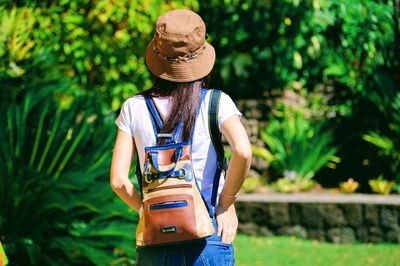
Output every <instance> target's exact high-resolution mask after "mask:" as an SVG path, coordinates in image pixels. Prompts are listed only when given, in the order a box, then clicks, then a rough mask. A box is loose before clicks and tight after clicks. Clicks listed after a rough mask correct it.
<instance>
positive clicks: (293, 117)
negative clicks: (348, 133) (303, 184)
mask: <svg viewBox="0 0 400 266" xmlns="http://www.w3.org/2000/svg"><path fill="white" fill-rule="evenodd" d="M260 135H261V139H262V140H263V141H264V142H265V143H266V145H267V149H268V150H269V151H270V152H271V153H272V154H273V156H274V161H272V163H271V167H273V168H274V169H275V170H276V171H278V172H279V173H280V176H282V175H284V174H285V173H292V174H291V175H293V177H291V178H289V179H311V178H312V177H313V176H314V174H315V173H316V172H317V171H318V170H320V169H321V168H322V167H323V166H325V165H327V164H328V163H329V162H330V161H332V160H335V158H334V155H335V152H336V151H337V148H336V147H334V146H333V145H332V141H333V132H332V130H330V129H329V128H326V124H325V123H324V122H322V121H315V122H312V121H310V120H309V119H306V118H305V117H304V114H303V113H301V112H300V111H299V110H296V109H294V108H292V107H290V106H288V105H285V104H278V107H277V112H276V116H275V117H271V118H270V119H269V121H268V122H267V127H266V128H265V129H263V130H262V131H261V133H260ZM285 177H287V176H285Z"/></svg>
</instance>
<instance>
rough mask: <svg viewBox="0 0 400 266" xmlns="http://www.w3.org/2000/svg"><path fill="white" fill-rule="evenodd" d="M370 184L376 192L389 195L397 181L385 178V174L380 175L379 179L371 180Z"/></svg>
mask: <svg viewBox="0 0 400 266" xmlns="http://www.w3.org/2000/svg"><path fill="white" fill-rule="evenodd" d="M368 184H369V186H370V187H371V189H372V191H374V192H375V193H378V194H383V195H388V194H389V193H390V192H391V191H392V189H393V187H394V185H395V184H396V183H395V182H394V181H388V180H386V179H383V176H382V175H380V176H379V177H378V178H377V179H371V180H369V182H368Z"/></svg>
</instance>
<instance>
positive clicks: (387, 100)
mask: <svg viewBox="0 0 400 266" xmlns="http://www.w3.org/2000/svg"><path fill="white" fill-rule="evenodd" d="M373 85H374V87H373V88H370V89H369V90H367V91H366V93H365V96H366V97H367V98H368V99H369V100H370V101H371V102H372V103H373V104H374V105H375V106H376V108H377V110H378V111H379V112H380V113H381V114H382V117H383V118H384V120H383V121H381V122H382V123H383V126H382V129H381V130H370V131H368V132H367V133H366V134H364V135H363V139H364V140H365V141H367V142H369V143H371V144H372V145H374V146H376V147H377V148H378V149H379V155H380V156H382V157H385V158H388V159H389V160H390V165H391V169H390V170H391V173H390V174H391V175H392V176H393V178H394V179H396V182H397V186H399V187H400V173H399V167H400V91H399V90H398V86H397V85H396V84H395V83H394V82H393V81H392V80H391V79H390V77H388V74H383V73H377V74H376V75H375V80H374V82H373ZM382 131H383V132H382ZM390 179H392V178H390Z"/></svg>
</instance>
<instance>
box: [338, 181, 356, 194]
mask: <svg viewBox="0 0 400 266" xmlns="http://www.w3.org/2000/svg"><path fill="white" fill-rule="evenodd" d="M339 186H340V190H341V191H342V192H344V193H353V192H355V191H356V190H357V188H358V186H359V183H358V182H357V181H354V179H353V178H349V179H348V180H347V181H346V182H341V183H340V184H339Z"/></svg>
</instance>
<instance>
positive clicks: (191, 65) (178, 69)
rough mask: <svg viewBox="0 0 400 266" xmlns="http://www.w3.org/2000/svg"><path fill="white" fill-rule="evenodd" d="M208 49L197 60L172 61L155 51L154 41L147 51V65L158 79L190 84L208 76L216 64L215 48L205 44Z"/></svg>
mask: <svg viewBox="0 0 400 266" xmlns="http://www.w3.org/2000/svg"><path fill="white" fill-rule="evenodd" d="M205 45H206V48H205V49H204V51H203V52H202V53H201V54H198V55H197V57H196V58H195V59H192V60H188V61H172V60H168V59H164V58H161V57H159V56H158V55H157V54H156V53H155V51H154V46H155V41H154V39H153V40H152V41H151V42H150V44H149V46H148V47H147V49H146V64H147V67H148V68H149V70H150V71H151V72H152V73H153V74H154V75H155V76H157V77H160V78H162V79H165V80H169V81H174V82H190V81H195V80H199V79H201V78H203V77H205V76H207V75H208V74H209V73H210V72H211V70H212V68H213V66H214V63H215V50H214V47H213V46H212V45H211V44H209V43H208V42H205Z"/></svg>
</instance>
